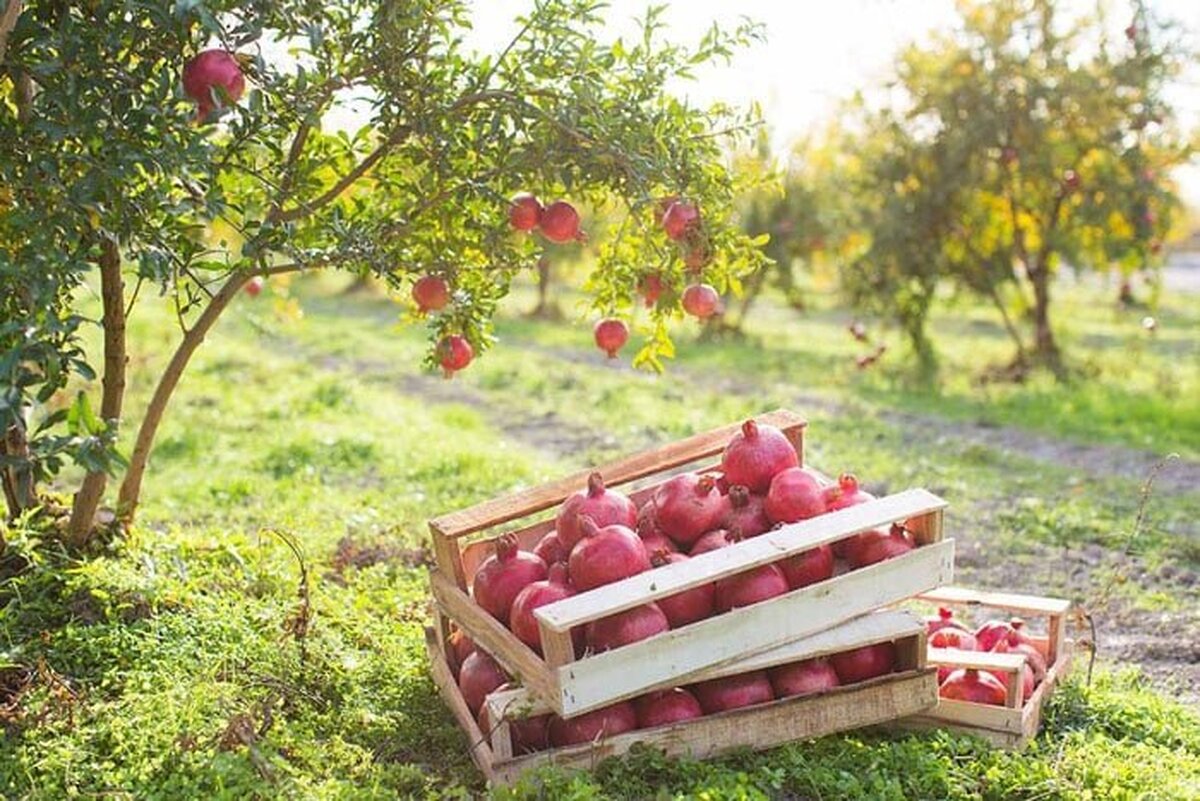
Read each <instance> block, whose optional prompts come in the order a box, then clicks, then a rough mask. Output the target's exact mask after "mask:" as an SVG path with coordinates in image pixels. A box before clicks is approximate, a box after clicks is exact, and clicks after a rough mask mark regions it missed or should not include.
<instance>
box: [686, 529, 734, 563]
mask: <svg viewBox="0 0 1200 801" xmlns="http://www.w3.org/2000/svg"><path fill="white" fill-rule="evenodd" d="M739 539H740V538H739V537H735V536H734V535H733V532H731V531H727V530H725V529H723V528H715V529H713V530H712V531H709V532H707V533H705V534H704V536H702V537H701V538H700V539H698V540H696V541H695V542H694V543H692V548H691V550H689V551H688V555H689V556H699V555H700V554H702V553H708V552H709V551H715V550H717V549H718V548H725V547H727V546H730V545H733V544H734V543H735V542H737V541H738V540H739Z"/></svg>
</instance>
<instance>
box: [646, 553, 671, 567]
mask: <svg viewBox="0 0 1200 801" xmlns="http://www.w3.org/2000/svg"><path fill="white" fill-rule="evenodd" d="M650 564H652V565H654V566H655V567H662V566H663V565H669V564H671V552H670V551H668V550H667V549H666V548H658V549H657V550H655V551H654V553H652V554H650Z"/></svg>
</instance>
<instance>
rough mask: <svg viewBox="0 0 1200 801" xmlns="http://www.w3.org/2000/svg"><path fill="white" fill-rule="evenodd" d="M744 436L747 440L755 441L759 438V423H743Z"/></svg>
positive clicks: (749, 421)
mask: <svg viewBox="0 0 1200 801" xmlns="http://www.w3.org/2000/svg"><path fill="white" fill-rule="evenodd" d="M742 436H743V437H745V438H746V439H754V438H755V437H757V436H758V423H757V422H756V421H754V420H747V421H746V422H744V423H742Z"/></svg>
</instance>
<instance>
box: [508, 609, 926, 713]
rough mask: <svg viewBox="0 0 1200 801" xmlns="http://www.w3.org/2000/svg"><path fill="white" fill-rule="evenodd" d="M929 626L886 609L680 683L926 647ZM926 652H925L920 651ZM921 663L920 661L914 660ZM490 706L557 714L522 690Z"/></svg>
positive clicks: (541, 701) (914, 667) (905, 614)
mask: <svg viewBox="0 0 1200 801" xmlns="http://www.w3.org/2000/svg"><path fill="white" fill-rule="evenodd" d="M924 632H925V626H924V624H922V623H921V621H920V620H918V619H917V618H916V616H914V615H913V614H912V613H910V612H905V611H901V610H896V609H884V610H881V611H878V612H872V613H870V614H866V615H863V616H861V617H857V618H854V619H853V620H851V621H850V622H848V623H843V624H842V625H840V626H837V627H835V628H831V629H827V630H826V631H822V632H820V633H819V634H814V635H812V636H809V637H804V638H801V639H799V640H795V641H793V642H790V643H787V644H785V645H781V646H779V647H778V648H772V649H770V650H768V651H763V652H762V653H759V654H755V655H753V656H748V657H746V658H745V659H739V660H737V661H735V662H730V663H727V664H724V665H717V666H714V667H710V668H705V669H704V670H702V671H699V672H698V673H695V674H693V675H690V676H684V677H680V678H678V679H677V683H678V684H694V683H696V682H699V681H708V680H709V679H719V678H722V677H724V676H733V675H736V674H738V673H748V672H750V671H752V670H766V669H768V668H773V667H776V666H778V665H786V664H789V663H791V662H799V661H802V660H805V659H815V658H817V657H819V656H828V655H830V654H836V653H840V652H842V651H848V650H850V649H852V648H859V647H861V646H864V645H873V644H875V643H878V642H888V641H896V643H897V647H901V646H905V647H907V646H908V645H913V646H916V645H918V644H923V643H921V641H922V640H923V639H924V638H923V636H922V635H924ZM918 650H923V649H918ZM913 661H914V662H915V661H919V660H913ZM899 665H900V667H902V668H908V669H914V670H916V669H921V668H923V667H924V665H915V664H909V663H907V662H905V661H900V662H899ZM489 702H494V703H495V704H496V705H497V710H498V711H499V710H504V709H513V710H517V711H519V713H520V714H521V715H540V714H545V713H547V712H554V710H553V709H552V708H551V707H550V705H549V704H548V703H546V702H545V701H544V700H543V699H541V698H539V697H538V696H537V695H536V694H534V693H532V692H530V691H529V690H526V689H525V688H523V687H518V688H516V689H513V690H507V691H505V692H503V693H496V694H493V695H492V696H489Z"/></svg>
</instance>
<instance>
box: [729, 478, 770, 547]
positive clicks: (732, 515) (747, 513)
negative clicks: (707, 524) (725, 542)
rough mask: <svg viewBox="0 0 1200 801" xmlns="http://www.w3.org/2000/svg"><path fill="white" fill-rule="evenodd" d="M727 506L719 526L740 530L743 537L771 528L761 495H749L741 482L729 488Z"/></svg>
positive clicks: (755, 535) (748, 491)
mask: <svg viewBox="0 0 1200 801" xmlns="http://www.w3.org/2000/svg"><path fill="white" fill-rule="evenodd" d="M726 497H728V499H729V501H728V506H727V508H726V510H725V516H724V517H722V518H721V528H725V529H729V530H730V531H740V532H742V536H744V537H757V536H758V535H759V534H762V533H763V532H765V531H770V530H771V519H770V518H769V517H767V510H766V508H765V507H764V501H763V498H762V497H761V496H758V495H751V494H750V490H748V489H746V488H745V487H743V486H742V485H741V484H734V485H733V486H732V487H730V488H729V494H728V495H727V496H726Z"/></svg>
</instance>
